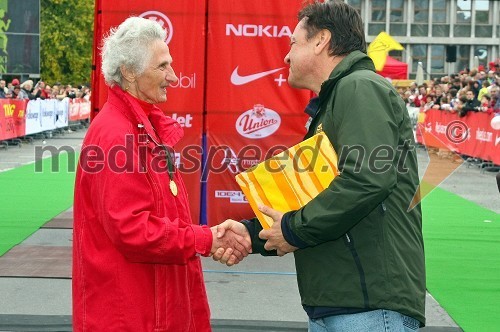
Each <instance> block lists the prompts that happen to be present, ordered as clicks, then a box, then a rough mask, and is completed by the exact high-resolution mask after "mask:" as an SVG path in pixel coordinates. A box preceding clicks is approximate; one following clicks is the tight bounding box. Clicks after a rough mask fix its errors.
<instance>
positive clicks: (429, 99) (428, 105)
mask: <svg viewBox="0 0 500 332" xmlns="http://www.w3.org/2000/svg"><path fill="white" fill-rule="evenodd" d="M434 97H435V96H434V95H433V94H429V95H427V96H426V97H425V105H424V108H423V111H424V112H427V111H428V110H430V109H432V108H433V106H434Z"/></svg>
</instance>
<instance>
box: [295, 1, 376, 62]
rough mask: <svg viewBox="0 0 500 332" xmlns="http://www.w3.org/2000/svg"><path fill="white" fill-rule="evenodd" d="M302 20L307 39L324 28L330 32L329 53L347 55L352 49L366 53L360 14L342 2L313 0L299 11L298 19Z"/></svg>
mask: <svg viewBox="0 0 500 332" xmlns="http://www.w3.org/2000/svg"><path fill="white" fill-rule="evenodd" d="M304 18H306V20H304V23H305V24H304V27H305V29H306V30H307V39H308V40H309V39H311V38H312V37H314V36H315V35H316V34H317V33H318V32H319V31H320V30H323V29H326V30H328V31H330V33H331V34H332V39H331V41H330V47H329V54H330V55H332V56H333V55H347V54H349V53H351V52H353V51H356V50H358V51H361V52H363V53H366V41H365V33H364V30H363V21H362V20H361V16H360V15H359V13H358V12H357V11H356V9H354V8H353V7H351V6H349V5H348V4H346V3H344V2H337V1H327V2H317V1H316V2H314V3H311V4H309V5H307V6H306V7H304V8H303V9H302V10H301V11H300V12H299V21H301V20H302V19H304Z"/></svg>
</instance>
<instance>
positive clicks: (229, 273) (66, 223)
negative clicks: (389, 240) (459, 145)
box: [0, 129, 500, 332]
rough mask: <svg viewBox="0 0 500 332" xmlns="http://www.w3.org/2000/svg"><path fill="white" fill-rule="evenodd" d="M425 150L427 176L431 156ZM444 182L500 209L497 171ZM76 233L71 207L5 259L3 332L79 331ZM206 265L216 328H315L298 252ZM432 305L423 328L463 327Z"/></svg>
mask: <svg viewBox="0 0 500 332" xmlns="http://www.w3.org/2000/svg"><path fill="white" fill-rule="evenodd" d="M85 132H86V131H85V129H82V130H78V131H74V132H71V133H68V132H66V133H65V134H64V135H56V136H54V137H52V138H43V139H42V138H40V139H36V140H34V142H32V143H31V144H30V143H26V142H25V143H23V144H22V146H21V147H18V146H10V147H9V148H8V149H0V172H2V171H5V170H7V169H10V168H14V167H19V166H21V165H24V164H26V163H30V162H33V161H34V160H35V150H36V147H37V146H38V147H40V146H44V145H49V146H50V145H53V146H55V147H57V148H59V147H61V146H70V147H73V148H74V149H76V150H78V149H79V148H80V147H81V142H82V139H83V137H84V135H85ZM418 155H419V167H420V173H421V174H422V173H423V170H424V169H425V167H426V166H427V164H428V161H429V158H428V155H427V152H426V151H425V150H423V149H419V150H418ZM441 187H442V188H444V189H446V190H448V191H451V192H453V193H455V194H458V195H460V196H462V197H464V198H466V199H468V200H471V201H473V202H476V203H477V204H479V205H481V206H484V207H486V208H488V209H490V210H493V211H495V212H497V213H500V204H498V203H499V202H500V198H499V195H498V189H497V186H496V181H495V173H493V172H481V170H480V169H479V168H477V167H475V166H472V167H467V165H465V164H464V165H462V166H461V167H460V168H459V169H458V170H457V171H455V172H454V173H453V174H452V175H451V176H449V177H448V178H447V179H446V180H445V181H444V182H443V183H442V184H441ZM492 197H493V198H494V199H492ZM495 197H496V199H495ZM71 238H72V209H71V208H70V209H69V210H67V211H61V214H60V215H58V216H57V217H55V218H54V219H52V220H51V221H49V222H48V223H47V224H45V225H44V226H43V227H42V228H40V229H39V230H38V231H37V232H35V233H34V234H32V235H31V236H30V237H29V238H27V239H26V240H25V241H24V242H22V243H20V244H19V245H17V246H15V247H14V248H12V249H11V250H10V251H9V252H8V253H6V254H5V255H3V256H2V257H0V294H1V295H0V331H71V245H72V240H71ZM203 270H204V276H205V282H206V286H207V292H208V297H209V302H210V307H211V311H212V326H213V330H214V331H236V332H237V331H307V316H306V314H305V312H304V311H303V309H302V307H301V305H300V299H299V294H298V289H297V284H296V275H295V268H294V261H293V256H292V255H286V256H284V257H263V256H260V255H251V256H249V257H248V258H247V259H245V260H244V261H243V262H241V263H240V264H238V265H237V266H234V267H232V268H228V267H226V266H224V265H222V264H219V263H216V262H213V261H212V260H211V259H210V258H204V259H203ZM426 302H427V303H426V316H427V327H425V328H423V329H421V331H424V332H438V331H442V332H445V331H449V332H457V331H462V329H461V328H460V327H459V326H457V324H456V323H455V322H454V321H453V319H452V318H451V317H450V316H449V315H448V313H447V312H446V310H445V309H444V308H442V307H441V306H440V305H439V303H437V302H436V300H435V299H434V298H433V297H432V295H431V294H427V301H426Z"/></svg>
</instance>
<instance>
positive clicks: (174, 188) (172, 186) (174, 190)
mask: <svg viewBox="0 0 500 332" xmlns="http://www.w3.org/2000/svg"><path fill="white" fill-rule="evenodd" d="M170 192H171V193H172V195H174V196H177V185H176V184H175V182H174V180H170Z"/></svg>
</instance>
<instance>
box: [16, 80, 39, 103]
mask: <svg viewBox="0 0 500 332" xmlns="http://www.w3.org/2000/svg"><path fill="white" fill-rule="evenodd" d="M32 89H33V81H32V80H27V81H24V82H23V84H21V91H20V93H19V96H18V98H19V99H29V100H34V99H37V98H39V97H40V89H39V88H36V89H35V90H34V91H33V92H34V93H32V92H31V90H32Z"/></svg>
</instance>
